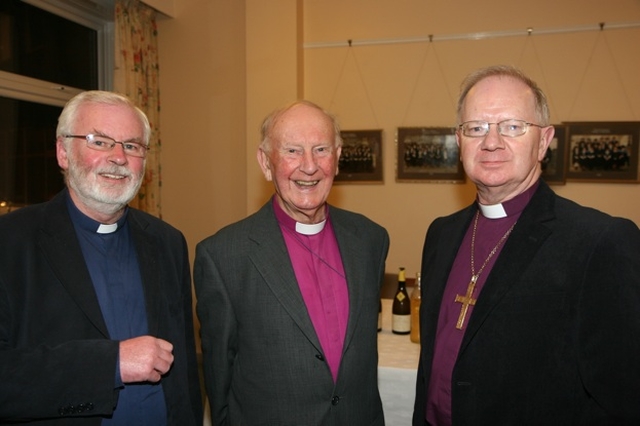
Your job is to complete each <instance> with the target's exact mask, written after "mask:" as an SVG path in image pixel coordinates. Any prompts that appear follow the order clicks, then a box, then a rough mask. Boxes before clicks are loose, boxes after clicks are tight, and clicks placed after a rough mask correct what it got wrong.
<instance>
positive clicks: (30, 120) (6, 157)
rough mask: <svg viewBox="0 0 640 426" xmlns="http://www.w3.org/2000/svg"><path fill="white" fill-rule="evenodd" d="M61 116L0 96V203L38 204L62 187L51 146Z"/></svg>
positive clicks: (56, 110)
mask: <svg viewBox="0 0 640 426" xmlns="http://www.w3.org/2000/svg"><path fill="white" fill-rule="evenodd" d="M61 112H62V108H60V107H54V106H49V105H42V104H37V103H33V102H26V101H19V100H15V99H8V98H4V97H1V96H0V202H2V201H6V202H9V203H11V204H13V205H19V206H21V205H25V204H33V203H40V202H43V201H47V200H49V199H51V197H53V196H54V195H55V194H56V193H57V192H59V191H60V190H61V189H62V188H63V187H64V179H63V176H62V174H61V173H60V168H59V167H58V161H57V159H56V142H55V139H56V126H57V124H58V116H59V115H60V113H61Z"/></svg>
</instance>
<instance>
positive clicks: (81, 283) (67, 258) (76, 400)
mask: <svg viewBox="0 0 640 426" xmlns="http://www.w3.org/2000/svg"><path fill="white" fill-rule="evenodd" d="M66 196H68V195H67V194H66V191H63V192H62V193H60V194H58V195H57V196H56V197H55V198H54V199H53V200H51V201H50V202H48V203H44V204H40V205H35V206H31V207H25V208H23V209H20V210H17V211H15V212H13V213H10V214H8V215H6V216H3V217H0V239H1V245H0V423H4V422H9V421H13V420H18V419H21V420H28V421H29V423H28V424H37V425H60V424H64V425H99V424H100V421H101V420H100V416H108V415H110V414H111V413H112V412H113V410H114V408H115V406H116V403H117V400H118V389H114V383H115V373H116V362H117V357H118V342H117V341H114V340H110V339H109V333H108V331H107V328H106V326H105V323H104V320H103V317H102V314H101V311H100V307H99V305H98V299H97V297H96V294H95V291H94V288H93V284H92V282H91V278H90V275H89V271H88V269H87V267H86V265H85V262H84V257H83V254H82V251H81V249H80V245H79V243H78V240H77V238H76V234H75V230H74V227H73V224H72V222H71V219H70V217H69V213H68V210H67V205H66ZM127 220H128V221H129V226H130V228H131V233H132V238H133V241H134V244H135V247H136V252H137V255H138V261H139V265H140V272H141V275H142V282H143V287H144V295H145V301H146V306H147V319H148V324H149V334H150V335H153V336H155V337H159V338H162V339H166V340H167V341H169V342H171V343H172V344H173V345H174V349H173V354H174V357H175V361H174V364H173V366H172V368H171V370H170V372H169V373H168V374H167V375H166V376H165V377H164V378H163V379H162V384H163V390H164V394H165V398H166V404H167V411H168V416H169V423H168V424H170V425H176V426H182V425H201V424H202V400H201V393H200V385H199V380H198V370H197V362H196V355H195V343H194V332H193V315H192V305H191V281H190V271H189V262H188V252H187V248H186V243H185V241H184V238H183V236H182V234H181V233H180V232H179V231H177V230H176V229H174V228H172V227H171V226H169V225H167V224H166V223H164V222H162V221H161V220H159V219H157V218H155V217H153V216H151V215H148V214H146V213H143V212H141V211H139V210H135V209H130V210H129V213H128V219H127ZM86 416H93V417H86Z"/></svg>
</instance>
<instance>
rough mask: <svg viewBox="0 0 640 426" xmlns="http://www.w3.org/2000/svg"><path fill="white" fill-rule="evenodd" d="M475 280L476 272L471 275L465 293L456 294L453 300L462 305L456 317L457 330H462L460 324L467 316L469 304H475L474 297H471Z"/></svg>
mask: <svg viewBox="0 0 640 426" xmlns="http://www.w3.org/2000/svg"><path fill="white" fill-rule="evenodd" d="M476 281H478V275H477V274H476V275H473V276H472V277H471V281H470V282H469V287H467V294H466V295H464V296H460V295H459V294H456V299H455V302H459V303H462V307H461V308H460V316H459V317H458V322H457V323H456V328H457V329H458V330H462V325H463V324H464V318H465V317H466V316H467V311H468V310H469V305H471V306H475V304H476V299H474V298H472V297H471V296H473V290H474V289H475V288H476Z"/></svg>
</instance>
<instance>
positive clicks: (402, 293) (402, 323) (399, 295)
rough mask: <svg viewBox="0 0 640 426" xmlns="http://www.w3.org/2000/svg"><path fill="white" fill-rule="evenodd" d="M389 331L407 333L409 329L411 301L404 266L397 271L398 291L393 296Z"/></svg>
mask: <svg viewBox="0 0 640 426" xmlns="http://www.w3.org/2000/svg"><path fill="white" fill-rule="evenodd" d="M391 331H392V332H393V333H395V334H409V332H410V331H411V301H410V300H409V294H407V287H406V279H405V274H404V268H402V267H401V268H400V271H399V272H398V291H397V292H396V296H395V297H394V298H393V309H392V317H391Z"/></svg>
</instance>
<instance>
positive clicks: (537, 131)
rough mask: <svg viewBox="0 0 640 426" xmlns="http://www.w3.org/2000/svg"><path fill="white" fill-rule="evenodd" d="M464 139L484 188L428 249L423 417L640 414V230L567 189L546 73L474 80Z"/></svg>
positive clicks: (638, 417)
mask: <svg viewBox="0 0 640 426" xmlns="http://www.w3.org/2000/svg"><path fill="white" fill-rule="evenodd" d="M457 116H458V126H457V130H456V140H457V142H458V146H459V148H460V158H461V161H462V164H463V166H464V169H465V172H466V174H467V176H468V177H469V179H470V180H471V181H473V182H474V184H475V185H476V189H477V194H476V200H475V201H474V202H473V203H472V204H471V205H470V206H468V207H467V208H465V209H463V210H461V211H459V212H457V213H454V214H452V215H450V216H447V217H441V218H438V219H436V220H435V221H434V222H433V223H432V224H431V226H430V227H429V230H428V232H427V236H426V240H425V244H424V251H423V255H422V269H421V277H422V282H423V283H424V285H423V287H422V301H423V302H422V308H421V319H420V332H421V355H420V362H419V366H418V375H417V384H416V399H415V409H414V415H413V424H414V425H420V426H422V425H430V426H443V425H458V424H476V425H516V424H536V425H538V424H540V425H547V424H562V425H565V424H567V425H568V424H574V425H587V424H597V425H614V424H615V425H638V424H640V404H638V401H637V398H638V395H640V380H638V377H640V363H638V362H637V359H638V356H639V355H640V311H639V310H638V306H640V260H639V259H640V230H638V227H637V226H636V225H635V224H634V223H633V222H631V221H630V220H627V219H623V218H614V217H611V216H609V215H607V214H605V213H602V212H599V211H597V210H594V209H589V208H586V207H582V206H579V205H578V204H576V203H574V202H572V201H570V200H567V199H564V198H561V197H559V196H557V195H556V194H555V193H554V192H553V191H552V190H551V189H550V188H549V186H548V185H547V184H546V183H545V182H544V181H543V180H542V179H541V178H540V176H541V161H542V160H543V159H544V156H545V152H546V150H547V148H548V146H549V144H550V142H551V140H552V139H553V135H554V128H553V126H551V125H549V123H550V119H549V107H548V104H547V100H546V97H545V95H544V93H543V92H542V90H541V89H540V88H539V87H538V86H537V84H536V83H535V82H534V81H532V80H531V79H530V78H528V77H527V76H526V75H524V74H523V73H522V72H521V71H519V70H518V69H516V68H513V67H510V66H493V67H488V68H485V69H481V70H478V71H476V72H474V73H472V74H471V75H470V76H468V77H467V78H466V79H465V81H464V82H463V84H462V87H461V92H460V97H459V100H458V112H457Z"/></svg>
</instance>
